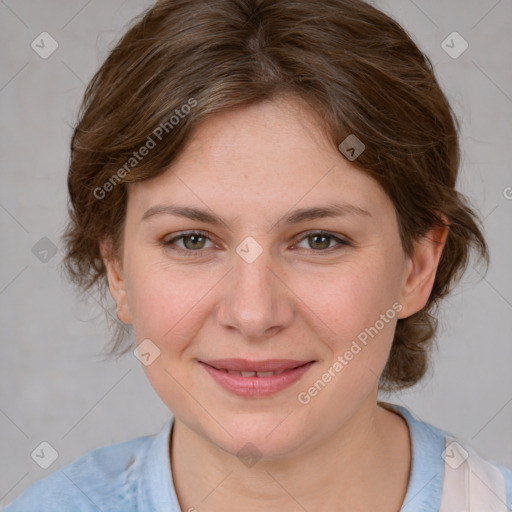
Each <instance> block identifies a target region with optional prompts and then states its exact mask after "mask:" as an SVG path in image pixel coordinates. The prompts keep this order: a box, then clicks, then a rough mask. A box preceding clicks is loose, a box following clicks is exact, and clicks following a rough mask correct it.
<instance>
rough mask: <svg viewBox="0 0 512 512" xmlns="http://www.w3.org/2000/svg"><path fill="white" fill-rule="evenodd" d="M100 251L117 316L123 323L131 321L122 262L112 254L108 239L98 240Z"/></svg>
mask: <svg viewBox="0 0 512 512" xmlns="http://www.w3.org/2000/svg"><path fill="white" fill-rule="evenodd" d="M100 252H101V256H102V259H103V263H104V265H105V268H106V271H107V279H108V287H109V290H110V294H111V295H112V298H113V299H114V300H115V302H116V303H117V318H118V319H119V320H120V321H121V322H123V323H125V324H130V323H131V317H130V313H129V308H128V301H127V294H126V281H125V278H124V272H123V268H122V264H121V262H120V261H118V259H117V258H116V257H115V255H114V251H113V250H112V244H111V241H110V240H102V241H101V242H100Z"/></svg>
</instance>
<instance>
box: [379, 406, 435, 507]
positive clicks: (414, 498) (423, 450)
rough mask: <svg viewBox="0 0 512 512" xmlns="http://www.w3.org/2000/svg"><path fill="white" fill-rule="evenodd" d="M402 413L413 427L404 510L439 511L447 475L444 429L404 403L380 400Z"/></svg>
mask: <svg viewBox="0 0 512 512" xmlns="http://www.w3.org/2000/svg"><path fill="white" fill-rule="evenodd" d="M377 403H378V404H379V405H381V406H383V407H385V408H387V409H391V410H392V411H394V412H396V413H398V414H400V415H401V416H402V417H403V418H404V419H405V421H406V422H407V426H408V427H409V433H410V437H411V459H412V460H411V472H410V474H409V484H408V486H407V492H406V495H405V498H404V502H403V505H402V508H401V509H400V512H415V511H417V510H421V511H422V512H438V510H439V507H440V505H441V492H442V485H443V478H444V463H443V459H442V457H441V454H442V452H443V450H444V437H443V435H442V433H441V431H440V430H438V429H436V428H435V427H433V426H432V425H429V424H428V423H425V422H423V421H419V420H417V419H416V418H415V417H414V416H413V415H412V414H411V412H410V411H409V410H408V409H406V408H405V407H402V406H401V405H396V404H390V403H387V402H377Z"/></svg>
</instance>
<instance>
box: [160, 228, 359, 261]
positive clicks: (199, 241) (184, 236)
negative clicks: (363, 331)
mask: <svg viewBox="0 0 512 512" xmlns="http://www.w3.org/2000/svg"><path fill="white" fill-rule="evenodd" d="M303 240H308V241H309V242H308V245H309V246H310V247H309V248H311V249H312V250H313V251H315V252H330V251H331V250H335V249H339V248H340V246H347V245H350V242H348V241H346V240H343V239H342V238H339V237H337V236H334V235H332V234H330V233H327V232H325V231H314V232H310V233H307V234H306V235H305V236H303V237H302V238H301V239H300V240H299V242H302V241H303ZM332 240H334V241H335V242H336V244H337V245H335V246H334V247H331V241H332ZM178 241H182V242H183V247H180V246H179V245H177V242H178ZM208 241H209V242H211V238H210V237H209V236H208V234H207V233H204V232H202V231H187V232H184V233H181V234H179V235H178V236H175V237H174V238H171V239H170V240H168V241H165V242H163V245H165V246H166V247H170V248H172V249H173V250H178V251H179V252H182V253H184V254H186V255H187V256H195V255H197V254H194V253H199V252H200V251H201V249H205V243H206V242H208ZM212 243H213V242H212ZM315 246H316V247H315ZM206 248H207V247H206Z"/></svg>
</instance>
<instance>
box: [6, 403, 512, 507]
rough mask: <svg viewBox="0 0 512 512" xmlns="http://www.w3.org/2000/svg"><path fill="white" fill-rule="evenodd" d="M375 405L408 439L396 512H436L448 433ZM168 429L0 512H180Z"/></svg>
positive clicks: (114, 448)
mask: <svg viewBox="0 0 512 512" xmlns="http://www.w3.org/2000/svg"><path fill="white" fill-rule="evenodd" d="M381 403H382V405H384V406H387V407H389V408H391V409H393V410H395V411H396V412H398V413H399V414H401V415H402V416H403V417H404V418H405V420H406V421H407V424H408V426H409V431H410V434H411V439H412V464H411V473H410V479H409V485H408V488H407V493H406V496H405V500H404V503H403V505H402V508H401V512H438V510H439V506H440V502H441V492H442V485H443V477H444V471H445V469H444V468H445V465H444V460H443V459H442V457H441V455H440V454H441V453H442V452H443V450H444V449H445V436H446V435H449V436H451V434H448V433H446V432H444V431H442V430H440V429H438V428H436V427H434V426H432V425H430V424H428V423H425V422H422V421H419V420H417V419H416V418H415V417H414V416H413V415H412V414H411V413H410V412H409V411H408V410H407V409H406V408H405V407H402V406H399V405H394V404H388V403H383V402H381ZM172 425H173V419H171V420H170V421H169V422H168V423H167V424H166V425H165V427H164V428H163V429H162V430H161V432H160V433H159V434H155V435H153V436H144V437H138V438H136V439H132V440H130V441H126V442H124V443H118V444H114V445H110V446H106V447H103V448H98V449H96V450H93V451H91V452H89V453H87V454H86V455H84V456H82V457H80V458H79V459H77V460H75V461H74V462H72V463H70V464H68V465H67V466H63V467H62V468H60V469H58V470H56V471H54V472H53V473H51V474H50V475H49V476H47V477H46V478H43V479H42V480H39V481H38V482H36V483H34V484H32V485H31V486H30V487H28V489H26V490H25V491H24V492H23V493H22V494H21V495H20V496H19V497H18V498H17V499H15V500H14V501H13V502H11V503H10V504H9V505H7V507H6V508H4V512H43V511H44V512H93V511H94V512H98V511H101V512H114V511H115V512H135V511H141V512H182V511H181V509H180V507H179V505H178V500H177V497H176V491H175V488H174V483H173V480H172V473H171V466H170V460H169V449H168V448H169V439H170V434H171V430H172ZM451 437H453V436H451ZM489 462H491V463H492V464H493V465H494V466H495V467H497V468H498V469H499V470H500V471H501V473H502V474H503V476H504V479H505V482H506V499H507V506H508V507H509V508H512V470H510V469H508V468H506V467H503V466H502V465H500V464H498V463H496V462H494V461H489ZM183 512H186V511H183ZM486 512H487V511H486Z"/></svg>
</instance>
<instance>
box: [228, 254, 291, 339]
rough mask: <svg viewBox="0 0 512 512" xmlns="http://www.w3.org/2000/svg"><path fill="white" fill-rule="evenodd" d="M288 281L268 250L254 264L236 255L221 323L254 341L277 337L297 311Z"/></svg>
mask: <svg viewBox="0 0 512 512" xmlns="http://www.w3.org/2000/svg"><path fill="white" fill-rule="evenodd" d="M286 281H287V279H286V275H285V271H284V270H283V268H282V266H281V265H278V264H277V262H276V261H273V260H272V258H271V255H270V251H269V250H263V252H262V253H261V254H259V256H257V257H256V259H255V260H254V261H252V262H251V261H250V260H246V259H244V258H243V257H241V256H240V255H239V254H238V253H236V254H235V256H234V258H233V268H232V269H231V272H230V273H229V278H228V279H227V280H226V281H225V284H224V289H223V297H222V300H221V303H220V306H219V308H218V320H219V322H220V324H221V325H222V326H223V327H226V328H228V329H232V330H233V329H236V330H237V331H238V333H239V335H240V336H243V337H244V338H245V339H248V340H252V341H258V340H265V339H267V338H269V337H271V336H275V335H276V334H277V333H278V332H279V331H281V330H282V329H284V328H286V327H287V326H288V325H290V323H291V322H292V320H293V314H294V311H295V308H294V304H293V301H294V298H293V297H294V296H293V293H292V292H291V290H290V289H289V288H288V286H287V283H286Z"/></svg>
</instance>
